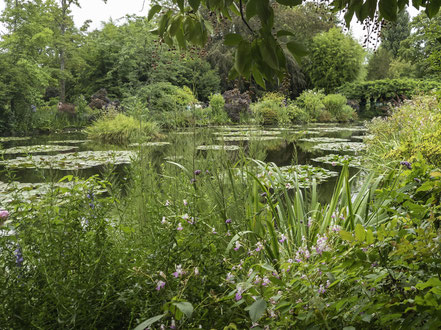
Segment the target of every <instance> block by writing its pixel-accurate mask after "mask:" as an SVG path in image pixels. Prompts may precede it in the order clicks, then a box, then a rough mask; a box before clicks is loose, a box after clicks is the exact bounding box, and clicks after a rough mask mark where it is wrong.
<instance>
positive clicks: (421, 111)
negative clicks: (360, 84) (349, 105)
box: [367, 96, 441, 166]
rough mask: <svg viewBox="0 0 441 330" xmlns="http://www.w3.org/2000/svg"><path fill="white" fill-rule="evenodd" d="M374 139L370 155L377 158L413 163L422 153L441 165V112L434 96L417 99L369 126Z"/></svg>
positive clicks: (370, 147)
mask: <svg viewBox="0 0 441 330" xmlns="http://www.w3.org/2000/svg"><path fill="white" fill-rule="evenodd" d="M368 128H369V130H370V132H371V133H372V134H373V138H372V139H369V140H368V141H367V144H368V152H369V154H370V155H372V156H373V157H376V158H378V159H382V160H384V159H389V160H395V161H397V160H406V161H412V160H413V159H415V158H416V157H417V155H418V154H421V155H422V157H423V158H424V159H426V161H428V162H429V163H431V164H433V165H437V166H439V165H440V164H441V109H440V105H439V103H438V101H437V99H436V97H435V96H418V97H414V99H413V100H412V101H407V102H405V103H404V104H403V105H402V106H400V107H399V108H396V109H394V111H393V112H392V114H391V116H389V117H387V118H385V119H381V118H375V119H373V120H372V122H371V123H370V124H369V125H368Z"/></svg>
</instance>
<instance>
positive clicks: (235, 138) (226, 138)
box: [216, 136, 282, 141]
mask: <svg viewBox="0 0 441 330" xmlns="http://www.w3.org/2000/svg"><path fill="white" fill-rule="evenodd" d="M281 139H282V138H281V137H278V136H223V137H218V138H216V140H218V141H269V140H281Z"/></svg>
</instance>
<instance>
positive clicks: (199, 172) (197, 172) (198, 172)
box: [194, 170, 202, 175]
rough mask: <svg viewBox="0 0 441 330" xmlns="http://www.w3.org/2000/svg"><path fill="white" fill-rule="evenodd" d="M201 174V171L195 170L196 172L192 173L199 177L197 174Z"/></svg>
mask: <svg viewBox="0 0 441 330" xmlns="http://www.w3.org/2000/svg"><path fill="white" fill-rule="evenodd" d="M201 173H202V171H201V170H196V171H194V175H199V174H201Z"/></svg>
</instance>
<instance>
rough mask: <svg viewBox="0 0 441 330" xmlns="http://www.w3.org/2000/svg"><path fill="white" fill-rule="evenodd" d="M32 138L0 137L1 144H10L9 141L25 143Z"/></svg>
mask: <svg viewBox="0 0 441 330" xmlns="http://www.w3.org/2000/svg"><path fill="white" fill-rule="evenodd" d="M30 138H31V137H30V136H23V137H21V136H0V142H9V141H25V140H29V139H30Z"/></svg>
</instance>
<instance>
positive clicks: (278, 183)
mask: <svg viewBox="0 0 441 330" xmlns="http://www.w3.org/2000/svg"><path fill="white" fill-rule="evenodd" d="M278 171H280V175H279V172H278ZM337 175H338V173H337V172H334V171H329V170H326V169H324V168H321V167H315V166H312V165H292V166H283V167H278V168H276V167H274V166H273V165H271V164H268V165H266V166H265V171H264V172H261V173H259V174H258V175H257V177H258V178H259V179H260V180H261V181H262V182H263V183H264V184H265V185H267V186H268V187H269V186H271V187H273V188H275V187H282V186H283V187H285V188H287V189H293V188H295V182H296V179H295V178H296V176H297V182H298V184H299V186H300V187H302V188H305V187H308V186H310V185H311V184H312V182H313V181H314V179H315V181H316V182H317V183H321V182H323V181H325V180H327V179H329V178H331V177H334V176H337ZM271 182H272V183H271Z"/></svg>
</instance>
